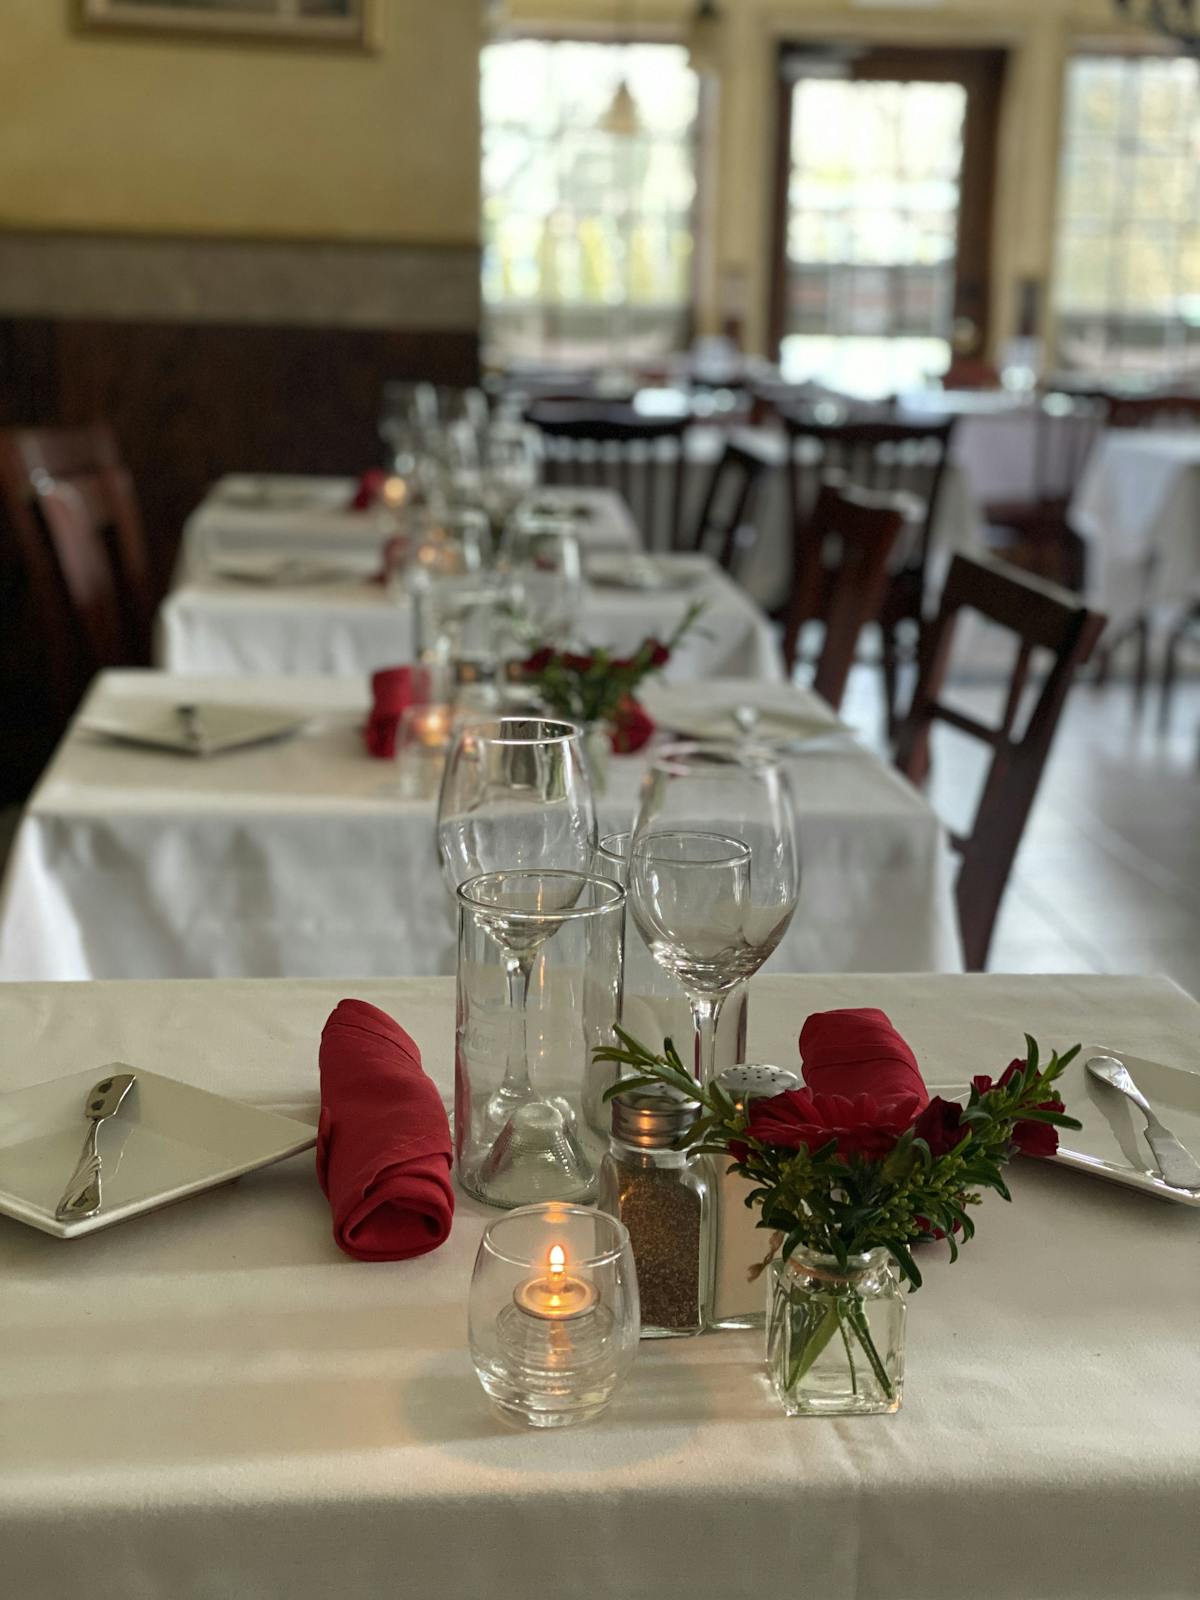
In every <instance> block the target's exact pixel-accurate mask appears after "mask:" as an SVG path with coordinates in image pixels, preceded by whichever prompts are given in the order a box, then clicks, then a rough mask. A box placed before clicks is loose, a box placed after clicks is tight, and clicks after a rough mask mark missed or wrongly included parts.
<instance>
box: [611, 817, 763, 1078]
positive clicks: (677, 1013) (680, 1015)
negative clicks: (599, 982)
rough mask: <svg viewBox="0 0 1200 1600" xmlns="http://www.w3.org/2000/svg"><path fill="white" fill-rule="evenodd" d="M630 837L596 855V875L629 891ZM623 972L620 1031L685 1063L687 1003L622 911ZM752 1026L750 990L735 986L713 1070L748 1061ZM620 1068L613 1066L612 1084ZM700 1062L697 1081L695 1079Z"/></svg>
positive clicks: (618, 836) (720, 1026)
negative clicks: (675, 1051) (675, 1053)
mask: <svg viewBox="0 0 1200 1600" xmlns="http://www.w3.org/2000/svg"><path fill="white" fill-rule="evenodd" d="M632 837H633V835H632V834H631V833H608V834H605V836H604V838H603V839H601V841H600V844H599V846H598V847H597V850H596V870H597V872H602V873H603V874H604V876H605V877H607V878H611V879H612V880H613V882H614V883H619V884H620V885H621V887H622V888H626V887H627V886H628V878H629V841H630V840H631V839H632ZM624 949H625V968H624V973H623V977H622V984H621V1026H622V1027H623V1028H624V1029H625V1031H626V1033H631V1034H632V1035H633V1036H634V1038H635V1039H637V1040H638V1041H639V1043H641V1044H644V1045H647V1046H648V1047H649V1048H650V1049H651V1050H654V1051H658V1050H661V1049H662V1044H663V1040H664V1039H673V1040H674V1041H675V1044H676V1045H677V1047H678V1048H679V1050H680V1052H681V1053H682V1054H683V1055H684V1057H685V1058H686V1055H687V1052H688V1050H689V1049H690V1048H693V1044H694V1033H695V1030H694V1028H693V1026H692V1011H691V1006H690V1005H689V1003H688V998H687V996H686V994H684V992H683V990H682V989H681V988H680V986H679V984H678V983H677V982H676V980H675V979H674V978H673V977H672V976H671V975H670V974H669V973H668V972H666V971H665V970H664V969H663V968H662V967H661V966H660V965H659V964H658V962H657V961H656V960H655V959H654V957H653V956H652V955H651V953H650V947H649V945H648V944H647V943H646V941H645V939H644V938H643V937H642V933H641V930H640V928H639V927H638V925H637V923H636V922H635V920H634V918H633V916H632V915H631V914H630V911H629V906H628V902H627V903H626V908H625V939H624ZM749 1022H750V989H749V985H748V984H746V983H742V984H739V985H738V987H737V988H736V989H735V990H734V991H733V993H732V994H731V995H730V996H729V998H728V1000H726V1002H725V1004H724V1006H723V1007H722V1008H721V1013H720V1015H719V1017H718V1018H717V1035H716V1051H717V1071H718V1072H720V1071H723V1070H724V1069H725V1068H726V1067H731V1066H734V1065H735V1064H736V1063H737V1062H739V1061H744V1060H745V1059H746V1035H747V1030H748V1028H749ZM620 1074H621V1069H620V1068H616V1067H614V1069H613V1075H612V1079H611V1081H612V1082H613V1083H615V1082H616V1081H617V1078H618V1077H619V1076H620ZM699 1075H700V1073H699V1063H697V1064H696V1076H697V1077H699Z"/></svg>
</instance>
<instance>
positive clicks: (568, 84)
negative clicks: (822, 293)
mask: <svg viewBox="0 0 1200 1600" xmlns="http://www.w3.org/2000/svg"><path fill="white" fill-rule="evenodd" d="M622 86H624V88H623V87H622ZM482 108H483V251H484V254H483V301H484V338H485V343H486V345H487V353H488V356H489V358H491V359H493V360H495V359H501V360H513V359H518V360H520V359H524V360H532V361H538V360H542V359H545V358H547V357H552V358H558V359H561V360H563V361H575V362H578V363H581V364H582V363H590V362H599V361H606V360H607V361H611V360H612V359H613V358H614V356H615V357H616V359H618V360H622V361H631V362H638V361H644V360H654V359H656V358H658V357H661V356H663V355H666V354H669V353H670V352H671V351H672V350H677V349H680V348H681V347H682V346H684V345H685V344H686V343H687V341H688V336H689V322H690V308H691V300H692V292H691V291H692V206H693V200H694V196H695V188H696V178H695V149H694V128H695V122H696V108H697V84H696V77H695V74H694V73H693V72H692V71H691V69H690V68H689V67H688V65H687V52H686V51H685V50H684V49H683V48H682V47H681V46H677V45H664V44H635V45H612V44H592V43H583V42H575V41H569V40H557V41H549V40H538V39H520V40H513V41H508V42H504V43H499V44H491V45H488V46H487V47H486V48H485V49H484V51H483V63H482Z"/></svg>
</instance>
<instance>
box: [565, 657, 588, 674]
mask: <svg viewBox="0 0 1200 1600" xmlns="http://www.w3.org/2000/svg"><path fill="white" fill-rule="evenodd" d="M595 660H596V658H595V656H594V655H591V656H573V655H565V656H563V658H562V664H563V666H564V667H566V669H567V671H568V672H589V671H590V670H591V668H592V666H593V665H594V663H595Z"/></svg>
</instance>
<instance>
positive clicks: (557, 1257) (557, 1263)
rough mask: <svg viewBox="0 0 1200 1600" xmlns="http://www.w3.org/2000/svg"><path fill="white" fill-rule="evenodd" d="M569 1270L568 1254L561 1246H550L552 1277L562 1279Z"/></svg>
mask: <svg viewBox="0 0 1200 1600" xmlns="http://www.w3.org/2000/svg"><path fill="white" fill-rule="evenodd" d="M566 1269H567V1252H566V1251H565V1250H564V1249H563V1247H562V1245H560V1244H552V1245H551V1246H550V1276H551V1277H552V1278H561V1277H562V1275H563V1273H564V1272H565V1271H566Z"/></svg>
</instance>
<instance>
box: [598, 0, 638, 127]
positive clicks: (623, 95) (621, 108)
mask: <svg viewBox="0 0 1200 1600" xmlns="http://www.w3.org/2000/svg"><path fill="white" fill-rule="evenodd" d="M626 18H627V22H626V28H625V33H626V37H627V40H628V42H629V43H630V44H633V43H634V41H635V38H636V34H637V27H636V7H635V5H634V0H630V3H629V6H628V8H627V10H626ZM598 126H599V127H600V128H601V129H602V130H603V131H604V132H605V133H614V134H616V135H617V137H618V138H621V139H630V138H632V137H633V135H634V134H635V133H640V132H641V129H642V118H641V114H640V113H639V111H638V105H637V101H636V100H635V99H634V97H633V90H632V89H631V88H630V87H629V79H628V77H627V76H626V74H625V73H624V72H622V74H621V78H620V81H619V82H618V84H617V87H616V90H615V92H614V94H613V97H612V100H611V101H610V102H609V106H608V110H607V111H605V113H604V115H603V116H602V117H601V118H600V121H599V124H598Z"/></svg>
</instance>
